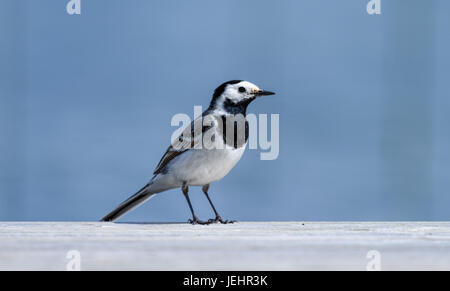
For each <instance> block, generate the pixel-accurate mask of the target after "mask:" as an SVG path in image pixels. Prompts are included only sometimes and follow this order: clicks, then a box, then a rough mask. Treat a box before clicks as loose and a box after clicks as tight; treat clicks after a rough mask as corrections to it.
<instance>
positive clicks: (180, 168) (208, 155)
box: [168, 147, 245, 186]
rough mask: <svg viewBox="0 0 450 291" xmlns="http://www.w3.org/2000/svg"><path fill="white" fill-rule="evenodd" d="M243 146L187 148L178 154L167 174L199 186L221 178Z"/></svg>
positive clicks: (240, 154) (239, 155)
mask: <svg viewBox="0 0 450 291" xmlns="http://www.w3.org/2000/svg"><path fill="white" fill-rule="evenodd" d="M244 150H245V147H241V148H238V149H234V148H229V149H222V150H220V149H215V150H206V149H201V150H189V151H188V152H185V153H183V154H181V155H179V156H178V157H177V158H176V160H175V159H174V161H173V163H172V164H171V165H170V167H169V169H168V172H169V173H168V174H171V175H173V176H174V178H175V179H176V180H179V181H186V182H187V184H188V185H194V186H201V185H206V184H209V183H211V182H214V181H217V180H220V179H222V178H223V177H224V176H225V175H226V174H228V172H229V171H230V170H231V169H232V168H233V167H234V166H235V165H236V163H237V162H238V161H239V160H240V159H241V157H242V154H243V153H244Z"/></svg>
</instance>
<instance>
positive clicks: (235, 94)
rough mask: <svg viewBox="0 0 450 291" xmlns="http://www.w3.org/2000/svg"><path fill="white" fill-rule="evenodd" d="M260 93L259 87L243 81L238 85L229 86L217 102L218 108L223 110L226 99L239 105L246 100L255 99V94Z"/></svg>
mask: <svg viewBox="0 0 450 291" xmlns="http://www.w3.org/2000/svg"><path fill="white" fill-rule="evenodd" d="M258 91H260V89H259V87H258V86H256V85H255V84H253V83H250V82H247V81H242V82H239V83H237V84H229V85H227V87H226V89H225V91H224V92H223V93H222V95H221V96H220V99H219V100H217V101H218V102H217V103H216V104H217V105H218V106H217V107H218V108H222V104H223V103H224V102H225V100H226V99H228V100H231V101H232V102H233V103H239V102H241V101H244V100H246V99H250V98H253V97H254V95H253V93H255V92H258Z"/></svg>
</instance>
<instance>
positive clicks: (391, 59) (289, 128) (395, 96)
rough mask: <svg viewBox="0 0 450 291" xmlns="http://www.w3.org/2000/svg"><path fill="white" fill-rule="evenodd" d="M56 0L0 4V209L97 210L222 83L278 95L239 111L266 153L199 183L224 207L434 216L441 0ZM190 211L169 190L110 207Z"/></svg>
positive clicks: (272, 214) (442, 158) (226, 210)
mask: <svg viewBox="0 0 450 291" xmlns="http://www.w3.org/2000/svg"><path fill="white" fill-rule="evenodd" d="M67 2H68V0H67V1H62V0H61V1H56V0H39V1H31V0H29V1H26V0H1V1H0V220H97V219H99V218H101V217H102V216H103V215H104V214H106V213H107V212H108V211H110V210H112V209H113V208H114V207H115V206H117V205H118V204H119V203H120V202H121V201H123V200H124V199H125V198H127V197H128V196H129V195H130V194H133V193H134V192H135V191H136V190H138V189H139V188H140V187H141V186H143V185H144V184H145V183H146V182H147V181H148V180H149V179H150V177H151V176H152V175H151V173H152V172H153V170H154V168H155V166H156V164H157V162H158V161H159V159H160V157H161V155H162V154H163V153H164V151H165V149H166V148H167V146H168V144H169V142H170V135H171V133H172V132H173V130H175V129H176V128H174V127H171V126H170V120H171V117H172V116H173V115H174V114H176V113H187V114H189V115H191V116H192V114H193V106H194V105H203V106H205V107H206V106H207V105H208V104H209V101H210V97H211V94H212V91H213V89H214V88H215V87H217V86H218V85H219V84H220V83H222V82H224V81H227V80H230V79H245V80H248V81H251V82H254V83H255V84H257V85H259V86H260V87H261V88H264V89H267V90H273V91H276V92H277V95H275V96H273V97H270V98H269V97H267V98H265V99H261V100H258V102H255V103H254V104H252V105H251V106H250V109H249V111H250V112H253V113H268V114H271V113H279V114H280V155H279V158H278V159H276V160H274V161H261V160H260V159H259V154H260V151H257V150H250V151H247V152H246V154H245V155H244V157H243V158H242V160H241V161H240V163H239V164H238V165H237V166H236V168H235V169H234V170H233V171H232V172H231V173H230V174H229V175H228V176H227V177H225V178H224V179H223V180H221V181H219V182H216V183H214V184H212V185H211V195H212V199H213V201H215V203H216V206H217V208H218V209H219V212H221V214H222V216H223V217H224V218H233V219H238V220H448V219H450V211H449V210H448V208H449V205H450V195H449V190H450V153H449V149H450V130H449V124H450V114H449V109H450V98H449V97H450V96H449V88H448V84H449V75H450V71H449V67H450V56H449V52H450V34H449V28H450V17H449V15H450V1H446V0H440V1H438V0H435V1H432V0H382V14H381V15H368V14H367V12H366V4H367V2H368V1H366V0H348V1H335V0H320V1H318V0H303V1H299V0H290V1H288V0H283V1H262V0H258V1H256V0H255V1H249V0H246V1H242V0H234V1H210V0H189V1H182V0H164V1H163V0H160V1H149V0H130V1H120V0H108V1H106V0H102V1H100V0H82V15H73V16H71V15H68V14H67V13H66V10H65V9H66V8H65V6H66V3H67ZM191 193H192V194H191V197H192V200H193V203H194V207H195V208H196V209H197V212H198V214H199V216H200V217H201V218H205V219H206V218H209V217H212V212H211V210H210V208H209V206H208V204H207V201H206V199H205V198H204V196H203V194H201V191H200V189H199V188H192V190H191ZM188 218H189V210H188V207H187V205H186V202H185V200H184V198H183V196H182V195H181V191H180V190H171V191H168V192H165V193H163V194H162V195H159V196H157V197H155V198H153V199H152V200H150V201H149V202H148V203H147V204H145V205H144V206H142V207H141V208H139V209H137V210H135V211H134V212H133V213H131V214H129V215H128V216H126V217H124V219H123V220H126V221H186V220H187V219H188Z"/></svg>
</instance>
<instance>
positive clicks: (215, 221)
mask: <svg viewBox="0 0 450 291" xmlns="http://www.w3.org/2000/svg"><path fill="white" fill-rule="evenodd" d="M208 222H211V223H219V222H220V223H222V224H231V223H235V222H236V220H228V219H227V220H223V219H222V217H220V216H216V218H214V219H212V218H211V219H209V220H208Z"/></svg>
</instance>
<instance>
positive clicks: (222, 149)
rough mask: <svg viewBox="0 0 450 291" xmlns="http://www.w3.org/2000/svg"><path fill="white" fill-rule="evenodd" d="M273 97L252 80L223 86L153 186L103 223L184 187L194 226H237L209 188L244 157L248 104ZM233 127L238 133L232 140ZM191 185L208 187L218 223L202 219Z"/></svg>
mask: <svg viewBox="0 0 450 291" xmlns="http://www.w3.org/2000/svg"><path fill="white" fill-rule="evenodd" d="M273 94H274V93H272V92H269V91H263V90H261V89H259V88H258V86H256V85H254V84H252V83H250V82H247V81H240V80H233V81H228V82H226V83H223V84H222V85H220V86H219V87H218V88H217V89H216V90H215V91H214V94H213V97H212V100H211V104H210V106H209V107H208V109H207V110H206V111H205V112H203V114H202V115H201V116H199V117H198V118H196V119H195V120H194V121H192V123H191V126H189V127H187V128H186V129H185V130H184V131H183V133H182V134H181V135H180V136H179V137H178V139H176V140H175V141H173V142H172V144H171V145H170V146H169V148H168V149H167V151H166V153H165V154H164V155H163V157H162V158H161V160H160V162H159V163H158V165H157V166H156V169H155V171H154V173H153V174H154V176H153V178H152V179H151V180H150V182H149V183H148V184H147V185H145V186H144V187H143V188H142V189H141V190H139V191H138V192H137V193H136V194H134V195H133V196H131V197H130V198H128V199H127V200H125V201H124V202H123V203H122V204H120V205H119V206H118V207H117V208H116V209H115V210H113V211H112V212H110V213H109V214H108V215H106V216H105V217H104V218H102V220H101V221H114V220H116V219H118V218H120V217H121V216H122V215H124V214H125V213H127V212H129V211H131V210H132V209H134V208H136V207H137V206H139V205H141V204H142V203H144V202H145V201H147V200H148V199H150V198H151V197H153V196H154V195H156V194H157V193H160V192H163V191H166V190H169V189H173V188H178V187H181V190H182V192H183V194H184V196H185V198H186V201H187V203H188V205H189V208H190V211H191V213H192V219H191V220H189V221H190V222H191V223H192V224H209V223H214V222H220V223H229V222H232V221H227V220H222V218H221V217H220V215H219V213H218V212H217V210H216V208H215V207H214V205H213V203H212V201H211V199H210V197H209V194H208V189H209V184H210V183H212V182H214V181H217V180H220V179H222V178H223V177H224V176H225V175H226V174H228V172H229V171H230V170H231V169H232V168H233V167H234V166H235V165H236V163H237V162H238V161H239V160H240V159H241V157H242V154H243V153H244V150H245V147H246V145H247V139H248V124H247V121H246V120H245V115H246V110H247V106H248V105H249V104H250V103H251V102H252V101H253V100H255V99H256V98H258V97H259V96H263V95H273ZM233 118H234V119H233ZM239 118H241V119H242V118H243V120H239ZM230 120H231V121H230ZM240 121H242V122H240ZM230 126H231V127H234V132H233V131H231V132H232V134H231V135H230V134H228V136H227V132H229V131H227V127H228V129H230ZM189 186H203V188H202V190H203V193H204V194H205V196H206V197H207V199H208V201H209V203H210V205H211V207H212V209H213V210H214V213H215V215H216V217H215V218H214V219H210V220H208V221H202V220H200V219H198V217H197V216H196V215H195V212H194V209H193V207H192V204H191V201H190V199H189V195H188V190H189Z"/></svg>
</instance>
